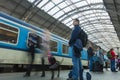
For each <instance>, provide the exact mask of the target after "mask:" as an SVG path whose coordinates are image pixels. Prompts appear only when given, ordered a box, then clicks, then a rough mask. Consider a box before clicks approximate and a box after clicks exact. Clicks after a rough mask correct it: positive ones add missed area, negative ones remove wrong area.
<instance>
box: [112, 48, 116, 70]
mask: <svg viewBox="0 0 120 80" xmlns="http://www.w3.org/2000/svg"><path fill="white" fill-rule="evenodd" d="M110 53H111V55H112V57H111V59H110V62H111V66H110V68H111V71H112V72H117V71H116V68H115V56H116V55H115V52H114V49H113V48H112V49H110Z"/></svg>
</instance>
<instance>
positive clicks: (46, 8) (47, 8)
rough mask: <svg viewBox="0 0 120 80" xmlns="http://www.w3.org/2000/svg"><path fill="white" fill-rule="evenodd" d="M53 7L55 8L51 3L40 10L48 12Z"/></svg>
mask: <svg viewBox="0 0 120 80" xmlns="http://www.w3.org/2000/svg"><path fill="white" fill-rule="evenodd" d="M53 6H55V5H54V4H53V3H52V2H49V3H48V4H46V6H44V7H43V8H42V9H44V10H45V11H48V10H49V9H51V8H52V7H53Z"/></svg>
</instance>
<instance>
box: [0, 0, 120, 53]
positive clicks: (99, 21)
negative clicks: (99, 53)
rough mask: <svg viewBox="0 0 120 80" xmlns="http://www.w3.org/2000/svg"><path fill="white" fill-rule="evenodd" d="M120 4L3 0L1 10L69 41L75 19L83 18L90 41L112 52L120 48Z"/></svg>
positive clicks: (116, 1)
mask: <svg viewBox="0 0 120 80" xmlns="http://www.w3.org/2000/svg"><path fill="white" fill-rule="evenodd" d="M4 3H6V5H7V6H6V5H4ZM104 4H105V5H106V7H105V5H104ZM119 4H120V0H104V3H103V1H102V0H0V10H1V11H2V12H5V13H7V14H9V15H11V16H14V17H16V18H19V19H21V20H23V21H25V22H27V23H30V24H33V25H35V26H37V27H41V28H47V29H49V30H50V32H52V33H55V34H57V35H59V36H61V37H64V38H66V39H69V37H70V33H71V30H72V28H73V25H72V20H73V19H74V18H79V20H80V26H81V28H82V29H84V30H85V31H86V33H87V34H88V37H89V40H90V41H91V42H93V44H96V45H99V46H101V47H102V48H103V49H104V50H107V51H108V50H109V49H110V48H115V47H120V41H119V39H120V34H119V33H120V28H119V27H120V26H119V25H120V24H119V23H120V18H119V16H120V13H119ZM108 13H109V14H108ZM111 20H112V22H111ZM114 27H115V28H114ZM116 31H117V33H116ZM118 37H119V38H118Z"/></svg>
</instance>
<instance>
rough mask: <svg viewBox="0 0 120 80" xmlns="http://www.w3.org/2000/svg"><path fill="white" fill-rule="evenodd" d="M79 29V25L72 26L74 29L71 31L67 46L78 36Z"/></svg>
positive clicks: (71, 44) (72, 43)
mask: <svg viewBox="0 0 120 80" xmlns="http://www.w3.org/2000/svg"><path fill="white" fill-rule="evenodd" d="M80 31H81V28H80V26H79V25H75V26H74V30H73V31H72V34H71V38H70V40H69V46H73V45H74V43H75V41H76V39H78V37H79V33H80Z"/></svg>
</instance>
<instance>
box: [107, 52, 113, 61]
mask: <svg viewBox="0 0 120 80" xmlns="http://www.w3.org/2000/svg"><path fill="white" fill-rule="evenodd" d="M107 57H108V58H109V59H111V58H112V54H111V53H110V51H108V52H107Z"/></svg>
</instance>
